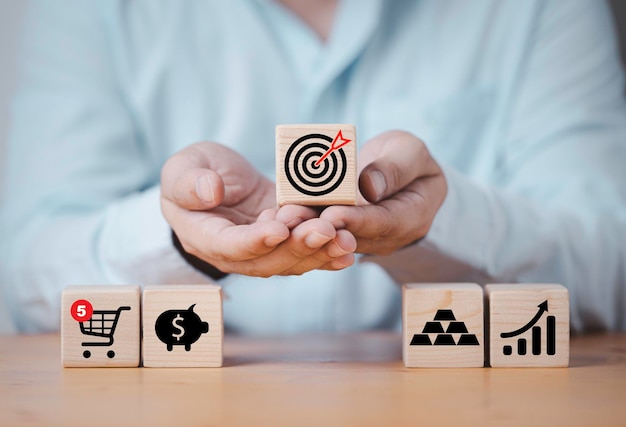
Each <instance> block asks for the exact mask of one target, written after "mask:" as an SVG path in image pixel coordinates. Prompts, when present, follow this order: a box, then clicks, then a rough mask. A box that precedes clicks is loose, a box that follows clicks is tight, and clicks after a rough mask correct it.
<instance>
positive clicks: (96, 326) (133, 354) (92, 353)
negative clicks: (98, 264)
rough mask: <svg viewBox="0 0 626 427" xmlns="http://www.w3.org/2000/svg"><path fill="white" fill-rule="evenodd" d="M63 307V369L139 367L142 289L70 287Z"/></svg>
mask: <svg viewBox="0 0 626 427" xmlns="http://www.w3.org/2000/svg"><path fill="white" fill-rule="evenodd" d="M61 307H62V308H61V310H62V311H61V354H62V356H61V358H62V361H63V366H65V367H133V366H134V367H136V366H139V345H140V336H139V334H140V326H139V322H140V319H141V317H140V310H141V290H140V288H139V286H115V285H100V286H68V287H67V288H65V290H64V291H63V295H62V297H61Z"/></svg>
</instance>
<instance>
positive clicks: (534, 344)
mask: <svg viewBox="0 0 626 427" xmlns="http://www.w3.org/2000/svg"><path fill="white" fill-rule="evenodd" d="M537 307H538V308H539V310H538V311H537V314H535V316H534V317H533V318H532V319H530V321H529V322H528V323H526V324H525V325H524V326H522V327H521V328H519V329H516V330H514V331H511V332H502V333H501V334H500V337H501V338H514V337H519V336H521V335H522V334H524V333H525V332H527V331H528V330H531V344H530V347H531V349H530V350H531V352H532V354H533V355H535V356H539V355H541V352H542V348H541V332H542V328H541V326H538V325H537V323H538V322H539V320H541V318H542V317H543V315H544V313H547V312H548V300H545V301H544V302H542V303H541V304H539V305H538V306H537ZM545 333H546V349H545V351H546V354H547V355H548V356H554V355H555V354H556V317H555V316H546V331H545ZM516 350H517V354H518V355H519V356H525V355H526V354H527V353H528V341H527V338H524V337H520V338H518V339H517V349H516ZM502 353H504V355H505V356H510V355H512V354H513V346H512V345H508V344H507V345H505V346H504V347H502Z"/></svg>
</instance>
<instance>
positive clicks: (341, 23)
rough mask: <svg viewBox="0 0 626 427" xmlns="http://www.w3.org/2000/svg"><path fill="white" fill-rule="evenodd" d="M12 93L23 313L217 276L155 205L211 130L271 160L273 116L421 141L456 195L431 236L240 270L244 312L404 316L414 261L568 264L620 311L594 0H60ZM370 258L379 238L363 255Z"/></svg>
mask: <svg viewBox="0 0 626 427" xmlns="http://www.w3.org/2000/svg"><path fill="white" fill-rule="evenodd" d="M23 52H24V54H23V61H22V62H23V67H22V68H23V79H22V85H21V90H20V91H19V93H18V96H17V98H16V101H15V105H14V110H13V111H14V114H13V128H12V134H11V139H10V152H9V159H8V168H7V169H8V175H7V180H6V182H7V196H6V205H5V206H4V209H3V215H2V227H3V228H2V234H1V236H2V239H1V240H2V242H1V245H2V253H1V257H0V262H1V263H2V265H1V274H2V277H1V280H2V283H3V285H4V291H5V292H6V294H7V298H8V300H9V301H11V308H12V315H13V318H14V319H15V321H16V323H17V326H18V327H19V329H20V330H23V331H38V330H55V329H57V328H58V326H59V306H60V294H61V291H62V289H63V288H64V287H65V286H67V285H69V284H100V283H107V284H109V283H111V284H113V283H133V284H156V283H206V282H208V279H207V278H205V277H203V276H202V275H200V274H199V273H197V272H196V271H194V270H193V269H192V268H191V267H189V266H188V265H186V264H185V262H184V261H183V260H182V258H181V257H180V256H179V255H178V254H177V253H176V251H175V250H174V249H173V247H172V245H171V241H170V234H169V227H168V225H167V223H166V222H165V221H164V219H163V217H162V215H161V213H160V208H159V188H158V180H159V173H160V168H161V166H162V165H163V163H164V162H165V160H166V159H167V158H168V157H169V156H171V155H172V154H173V153H175V152H176V151H178V150H180V149H181V148H183V147H185V146H186V145H188V144H190V143H193V142H197V141H200V140H212V141H217V142H220V143H223V144H226V145H228V146H230V147H232V148H234V149H235V150H237V151H239V152H241V153H243V154H244V155H245V156H246V157H247V158H248V159H249V160H250V161H251V162H252V163H253V164H254V166H256V167H257V168H259V169H260V170H262V171H263V172H264V173H266V174H267V175H268V176H272V177H273V176H274V142H273V141H274V127H275V125H277V124H284V123H328V122H330V123H338V122H347V123H354V124H355V125H356V127H357V134H358V141H359V144H362V143H364V142H365V141H367V140H368V139H369V138H371V137H373V136H375V135H377V134H379V133H381V132H383V131H387V130H390V129H403V130H406V131H409V132H412V133H414V134H415V135H417V136H419V137H420V138H422V139H423V140H424V141H425V142H426V144H427V145H428V147H429V149H430V151H431V152H432V154H433V155H434V157H435V158H436V159H437V161H438V162H440V164H441V165H442V166H443V168H444V171H445V174H446V178H447V180H448V185H449V193H448V196H447V198H446V200H445V202H444V205H443V206H442V208H441V210H440V211H439V213H438V214H437V217H436V219H435V222H434V224H433V226H432V229H431V230H430V232H429V234H428V236H427V238H426V239H425V240H424V241H422V242H421V243H420V244H418V245H415V246H414V247H411V248H407V249H405V250H403V251H401V252H399V253H398V254H395V255H392V256H390V257H386V258H370V259H369V260H370V261H377V262H378V263H380V264H382V265H384V266H385V267H386V268H387V271H388V273H387V272H385V270H383V268H381V267H380V265H378V264H375V263H365V262H361V263H359V264H358V265H356V266H354V267H352V268H349V269H347V270H345V271H341V272H311V273H308V274H305V275H303V276H300V277H280V278H279V277H276V278H271V279H254V278H247V277H238V276H231V277H229V278H228V279H226V280H225V281H223V284H224V287H225V292H226V294H227V296H228V299H227V300H226V302H225V308H224V310H225V323H226V327H227V328H230V329H232V330H236V331H242V332H247V333H295V332H300V331H349V330H358V329H365V328H394V327H395V328H398V327H399V324H400V303H401V299H400V292H399V287H398V285H397V284H396V283H394V280H392V277H393V278H395V279H396V281H398V282H405V281H468V280H470V281H478V282H480V283H485V282H534V283H541V282H550V283H554V282H556V283H562V284H564V285H565V286H567V287H568V288H569V290H570V298H571V314H572V325H573V326H574V327H575V328H576V329H579V330H589V329H595V328H608V329H626V315H625V306H626V105H625V101H624V97H623V95H622V94H623V89H624V86H623V83H624V80H623V73H622V69H621V67H620V64H619V62H618V55H617V47H616V43H615V41H614V36H613V27H612V20H611V17H610V15H609V12H608V9H607V6H606V5H605V4H604V3H603V2H598V1H597V0H568V1H559V0H552V1H549V0H525V1H516V2H514V1H509V2H503V1H499V0H472V1H464V0H447V1H437V0H419V1H408V0H407V1H401V0H390V1H382V0H365V1H364V0H344V1H342V2H341V4H340V6H339V9H338V11H337V15H336V19H335V21H334V24H333V28H332V32H331V35H330V38H329V40H328V41H327V43H326V44H324V43H322V42H320V40H319V39H318V38H317V37H316V36H315V34H314V33H313V32H312V31H311V30H310V29H309V28H308V27H306V26H305V25H303V23H302V22H301V21H299V20H298V19H297V18H296V17H295V16H293V15H292V14H290V13H289V12H288V11H287V10H285V9H283V8H282V7H280V6H279V5H277V4H275V3H273V2H271V1H267V0H265V1H264V0H229V1H218V0H215V1H211V0H205V1H200V0H196V1H192V0H187V1H171V0H133V1H128V0H126V1H124V0H107V1H95V0H64V1H59V0H48V1H37V2H35V5H34V6H33V8H32V12H31V14H30V18H29V21H28V25H27V29H26V37H25V42H24V49H23ZM365 260H367V257H363V258H362V261H365Z"/></svg>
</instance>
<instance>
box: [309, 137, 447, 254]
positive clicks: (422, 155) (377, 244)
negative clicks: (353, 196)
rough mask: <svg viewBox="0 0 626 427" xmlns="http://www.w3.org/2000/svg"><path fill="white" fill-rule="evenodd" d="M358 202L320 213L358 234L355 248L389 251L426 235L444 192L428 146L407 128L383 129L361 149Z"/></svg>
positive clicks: (442, 180)
mask: <svg viewBox="0 0 626 427" xmlns="http://www.w3.org/2000/svg"><path fill="white" fill-rule="evenodd" d="M359 165H360V167H362V170H361V172H360V174H359V189H360V191H361V194H362V195H363V197H364V200H362V201H361V203H359V204H357V206H330V207H328V208H326V209H325V210H324V211H323V212H322V214H321V215H320V218H321V219H323V220H326V221H328V222H330V223H331V224H333V225H334V226H335V228H337V229H346V230H348V231H350V232H351V233H352V234H353V235H354V236H355V237H356V239H357V252H360V253H365V254H374V255H388V254H391V253H393V252H395V251H396V250H398V249H401V248H403V247H405V246H407V245H408V244H411V243H413V242H415V241H417V240H418V239H420V238H422V237H424V236H425V235H426V233H427V232H428V230H429V229H430V226H431V224H432V222H433V220H434V218H435V214H436V213H437V211H438V210H439V208H440V207H441V205H442V204H443V201H444V199H445V197H446V193H447V184H446V179H445V177H444V175H443V171H442V170H441V168H440V167H439V165H438V164H437V163H436V162H435V160H434V159H433V158H432V157H431V155H430V153H429V152H428V149H427V148H426V145H425V144H424V143H423V142H422V141H421V140H420V139H419V138H417V137H415V136H413V135H411V134H410V133H407V132H401V131H390V132H385V133H383V134H381V135H379V136H377V137H375V138H373V139H372V140H370V141H368V142H367V144H365V145H364V146H363V148H362V149H361V151H360V152H359Z"/></svg>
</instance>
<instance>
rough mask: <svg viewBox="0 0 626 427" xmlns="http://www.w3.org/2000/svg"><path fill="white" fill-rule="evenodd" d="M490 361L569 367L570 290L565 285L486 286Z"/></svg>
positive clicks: (501, 364) (503, 364) (505, 364)
mask: <svg viewBox="0 0 626 427" xmlns="http://www.w3.org/2000/svg"><path fill="white" fill-rule="evenodd" d="M485 295H486V305H487V312H488V327H487V329H488V337H489V365H490V366H492V367H567V366H568V365H569V293H568V291H567V289H566V288H565V287H564V286H561V285H540V284H515V285H513V284H501V285H496V284H494V285H487V286H485Z"/></svg>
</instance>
